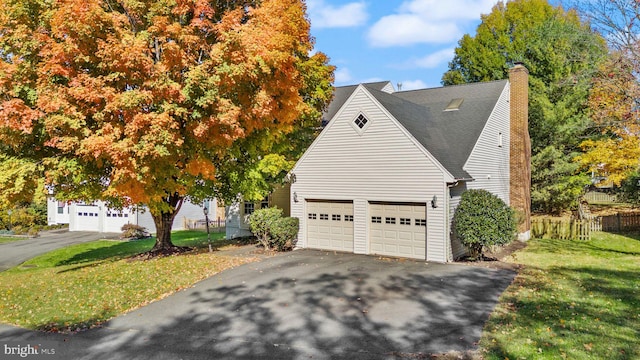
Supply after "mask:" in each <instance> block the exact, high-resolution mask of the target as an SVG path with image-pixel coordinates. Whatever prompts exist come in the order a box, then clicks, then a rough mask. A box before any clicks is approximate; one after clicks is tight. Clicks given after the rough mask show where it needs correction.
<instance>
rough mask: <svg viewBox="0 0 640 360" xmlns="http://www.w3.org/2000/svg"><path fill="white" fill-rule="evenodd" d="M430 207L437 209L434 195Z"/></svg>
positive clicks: (436, 200)
mask: <svg viewBox="0 0 640 360" xmlns="http://www.w3.org/2000/svg"><path fill="white" fill-rule="evenodd" d="M431 207H432V208H434V209H435V208H437V207H438V197H437V196H435V195H433V199H431Z"/></svg>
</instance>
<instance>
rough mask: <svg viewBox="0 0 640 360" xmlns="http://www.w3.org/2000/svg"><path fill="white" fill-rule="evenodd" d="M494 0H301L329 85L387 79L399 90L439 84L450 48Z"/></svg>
mask: <svg viewBox="0 0 640 360" xmlns="http://www.w3.org/2000/svg"><path fill="white" fill-rule="evenodd" d="M496 2H497V1H496V0H404V1H403V0H395V1H394V0H307V11H308V14H309V18H310V20H311V34H312V36H314V37H315V39H316V46H315V48H316V50H317V51H322V52H324V53H325V54H327V55H328V56H329V57H330V59H331V61H330V62H331V64H333V65H335V66H337V69H336V81H335V85H336V86H340V85H349V84H357V83H360V82H369V81H380V80H389V81H391V82H392V83H393V84H394V86H397V85H396V84H397V83H399V82H400V83H402V90H411V89H419V88H425V87H436V86H440V79H441V77H442V74H443V73H444V72H445V71H446V70H447V65H448V62H449V61H450V60H451V59H452V58H453V50H454V48H455V47H456V46H457V43H458V40H460V38H461V37H462V35H464V34H467V33H469V34H472V35H473V34H475V30H476V27H477V26H478V24H479V23H480V15H481V14H487V13H489V12H490V11H491V8H492V7H493V5H494V4H495V3H496Z"/></svg>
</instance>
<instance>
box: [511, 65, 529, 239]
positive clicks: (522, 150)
mask: <svg viewBox="0 0 640 360" xmlns="http://www.w3.org/2000/svg"><path fill="white" fill-rule="evenodd" d="M509 83H510V99H509V103H510V104H511V108H510V112H511V134H510V135H511V145H510V173H511V182H510V195H509V198H510V205H511V207H512V208H513V209H515V210H516V211H517V212H518V215H519V216H523V217H524V221H523V222H522V223H521V224H520V225H518V233H519V234H518V239H520V240H528V239H529V238H530V236H531V139H530V138H529V70H527V68H526V67H524V66H523V65H522V64H520V63H516V64H515V65H514V67H513V68H511V69H510V70H509Z"/></svg>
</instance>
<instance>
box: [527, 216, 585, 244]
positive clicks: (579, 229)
mask: <svg viewBox="0 0 640 360" xmlns="http://www.w3.org/2000/svg"><path fill="white" fill-rule="evenodd" d="M591 228H592V221H591V220H575V219H556V218H533V219H531V236H532V237H534V238H542V239H560V240H569V239H577V240H590V239H591Z"/></svg>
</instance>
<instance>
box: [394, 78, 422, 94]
mask: <svg viewBox="0 0 640 360" xmlns="http://www.w3.org/2000/svg"><path fill="white" fill-rule="evenodd" d="M400 84H402V89H398V90H402V91H405V90H416V89H425V88H427V84H425V82H424V81H422V80H404V81H401V82H400Z"/></svg>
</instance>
